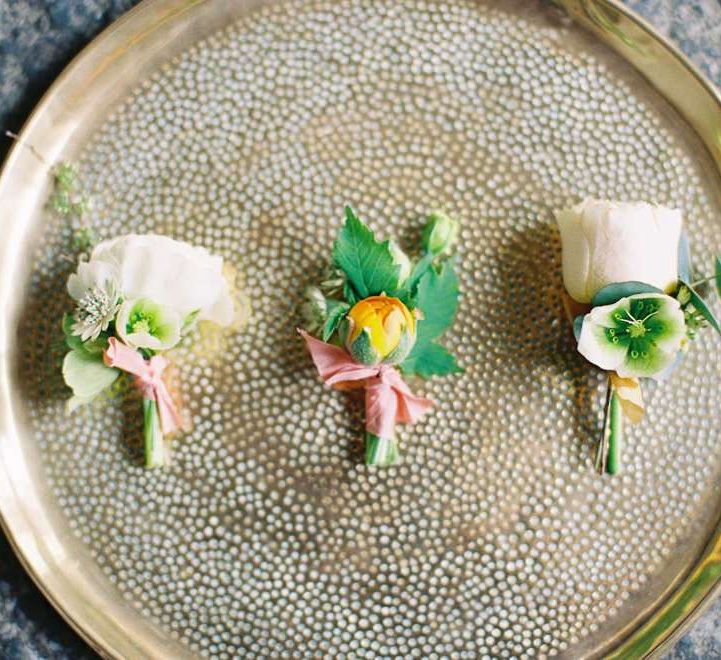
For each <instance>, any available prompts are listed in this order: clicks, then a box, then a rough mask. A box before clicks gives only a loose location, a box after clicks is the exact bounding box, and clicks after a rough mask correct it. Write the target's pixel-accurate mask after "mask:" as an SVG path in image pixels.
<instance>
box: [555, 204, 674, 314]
mask: <svg viewBox="0 0 721 660" xmlns="http://www.w3.org/2000/svg"><path fill="white" fill-rule="evenodd" d="M556 219H557V221H558V226H559V228H560V230H561V243H562V246H563V283H564V285H565V287H566V290H567V291H568V294H569V295H570V296H571V297H572V298H573V299H575V300H577V301H578V302H582V303H588V302H591V299H592V298H593V296H594V295H595V294H596V293H597V292H598V291H599V290H600V289H602V288H603V287H604V286H606V285H608V284H613V283H620V282H644V283H645V284H650V285H652V286H655V287H657V288H659V289H661V290H663V291H666V292H670V291H671V290H672V289H673V288H674V287H675V286H676V283H677V281H678V247H679V240H680V237H681V225H682V218H681V212H680V211H678V210H675V209H668V208H664V207H662V206H654V205H651V204H646V203H643V202H641V203H635V204H627V203H620V202H608V201H600V200H594V199H587V200H585V201H584V202H582V203H581V204H578V205H577V206H574V207H573V208H571V209H565V210H563V211H561V212H560V213H558V214H557V216H556Z"/></svg>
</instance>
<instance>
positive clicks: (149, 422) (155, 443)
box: [143, 399, 165, 468]
mask: <svg viewBox="0 0 721 660" xmlns="http://www.w3.org/2000/svg"><path fill="white" fill-rule="evenodd" d="M143 438H144V440H145V467H148V468H157V467H163V465H165V442H164V440H163V430H162V429H161V428H160V414H159V413H158V403H157V402H156V401H155V399H143Z"/></svg>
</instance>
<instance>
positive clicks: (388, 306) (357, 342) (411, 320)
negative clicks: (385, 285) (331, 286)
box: [346, 296, 416, 364]
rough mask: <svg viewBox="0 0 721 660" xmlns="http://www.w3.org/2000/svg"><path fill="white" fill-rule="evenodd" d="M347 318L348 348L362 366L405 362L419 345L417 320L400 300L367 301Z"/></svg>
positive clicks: (378, 299) (349, 313) (354, 308)
mask: <svg viewBox="0 0 721 660" xmlns="http://www.w3.org/2000/svg"><path fill="white" fill-rule="evenodd" d="M346 318H347V322H348V331H347V335H346V348H347V349H348V351H349V352H350V354H351V355H352V356H353V359H354V360H357V361H358V362H361V363H362V364H378V363H379V362H384V363H386V364H397V363H399V362H402V361H403V360H404V359H405V358H406V356H407V355H408V353H410V351H411V349H412V348H413V344H414V343H415V341H416V320H415V317H414V316H413V314H411V312H410V311H409V310H408V308H407V307H406V306H405V305H404V304H403V303H402V302H401V301H400V300H398V298H390V297H388V296H372V297H370V298H366V299H364V300H361V301H360V302H358V303H356V304H355V305H354V306H353V307H352V308H351V310H350V312H348V316H347V317H346Z"/></svg>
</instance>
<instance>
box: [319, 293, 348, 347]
mask: <svg viewBox="0 0 721 660" xmlns="http://www.w3.org/2000/svg"><path fill="white" fill-rule="evenodd" d="M326 309H327V311H328V318H327V319H326V321H325V323H324V324H323V337H322V338H323V341H328V340H329V339H330V338H331V337H332V336H333V333H334V332H335V331H336V330H337V329H338V326H339V325H340V322H341V321H342V320H343V319H344V318H345V315H346V314H347V313H348V310H349V309H350V305H349V304H348V303H344V302H340V301H338V300H327V301H326Z"/></svg>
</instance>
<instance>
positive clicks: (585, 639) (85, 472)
mask: <svg viewBox="0 0 721 660" xmlns="http://www.w3.org/2000/svg"><path fill="white" fill-rule="evenodd" d="M78 166H79V169H80V172H81V177H82V183H83V186H84V188H85V190H86V191H87V192H88V194H89V195H90V196H91V198H92V202H93V205H94V206H93V212H92V222H93V224H94V226H95V228H96V229H97V231H98V233H99V235H100V236H101V237H102V238H107V237H111V236H116V235H119V234H123V233H127V232H131V231H132V232H161V233H167V234H169V235H171V236H173V237H176V238H180V239H184V240H186V241H190V242H193V243H197V244H200V245H203V246H206V247H207V248H209V249H210V250H212V251H213V252H216V253H218V254H221V255H222V256H223V257H224V258H225V259H226V260H227V261H228V262H229V263H230V264H231V265H232V266H233V269H234V271H235V279H236V285H237V286H238V287H239V289H241V290H242V291H244V292H245V296H246V298H247V300H248V301H249V303H250V313H249V320H248V321H247V323H246V324H245V326H244V327H242V328H238V329H237V330H236V331H233V332H230V333H224V334H217V333H216V334H213V333H210V334H208V333H206V334H196V335H195V336H194V337H193V341H192V342H189V343H187V344H184V345H183V346H182V347H180V348H179V349H177V350H176V351H174V352H173V359H174V362H175V363H176V366H177V370H176V375H177V380H178V384H179V387H180V390H181V391H182V392H183V396H184V401H185V407H186V408H187V410H188V411H189V413H190V415H191V416H192V420H193V429H192V431H190V432H188V433H187V434H185V435H182V436H181V437H179V438H178V439H176V440H175V441H174V444H173V462H172V465H171V466H170V467H169V468H167V469H165V470H160V471H146V470H145V469H143V468H142V467H141V466H140V463H139V444H140V439H139V436H140V425H141V418H142V415H141V409H140V403H139V399H138V398H137V395H135V394H133V393H132V391H128V392H125V393H123V392H119V393H117V394H116V396H115V397H113V398H110V399H104V400H102V401H98V402H96V403H94V404H93V405H91V406H88V407H85V408H83V409H80V410H79V411H77V412H76V413H74V414H72V415H66V414H65V412H64V402H63V397H65V396H67V392H66V390H64V388H63V385H62V381H61V378H60V375H59V361H60V359H61V357H62V353H63V348H62V339H61V338H60V337H59V336H58V334H59V319H60V317H61V314H62V312H63V311H66V310H67V309H68V308H69V305H70V301H69V299H68V298H67V297H66V296H65V295H64V293H63V287H64V281H65V278H66V277H67V275H68V273H69V272H70V271H71V269H72V267H73V266H72V262H71V261H70V260H68V258H67V255H68V250H69V248H68V246H69V244H70V235H71V233H70V230H69V228H68V226H67V223H66V222H65V221H63V220H61V219H57V218H52V217H50V216H48V218H47V229H46V232H45V234H44V236H43V238H42V242H41V245H40V246H39V247H38V250H37V255H36V258H37V261H36V265H35V267H34V272H33V275H32V280H31V296H30V298H29V299H30V300H32V301H34V302H33V303H32V304H31V305H30V306H29V308H28V310H27V311H26V313H25V320H24V321H23V324H24V325H23V331H24V333H25V337H26V346H25V349H24V353H23V358H22V364H21V367H22V368H21V370H20V371H21V373H22V374H23V375H22V385H23V388H24V391H25V392H26V396H27V397H28V401H29V404H28V407H29V409H30V411H31V417H32V419H31V424H32V427H33V429H34V433H35V438H36V442H37V445H38V446H39V449H40V452H41V454H42V458H43V463H44V465H45V470H46V474H47V479H48V481H49V483H50V485H51V488H52V491H53V493H54V495H55V497H56V498H57V501H58V503H59V505H60V507H61V508H62V509H63V510H64V512H65V514H66V516H67V521H68V524H69V525H70V527H71V528H72V529H73V530H74V532H75V534H76V535H77V536H78V538H80V539H81V540H82V542H83V543H84V545H85V546H86V547H87V548H88V550H89V552H90V553H91V554H92V557H93V558H94V561H96V562H97V563H98V565H99V566H100V567H102V569H103V571H104V572H105V574H106V575H107V577H108V579H109V580H111V581H112V582H113V583H114V584H115V585H116V586H117V589H118V592H119V593H120V594H122V597H124V598H126V599H127V600H128V601H129V602H130V603H132V604H133V605H134V606H135V607H136V608H137V611H138V615H139V616H144V617H148V618H151V619H152V620H154V621H155V622H156V623H157V625H158V626H159V627H160V628H161V629H163V630H164V631H166V632H167V634H168V635H169V636H172V637H174V638H176V639H178V640H180V641H181V642H182V643H184V644H186V645H188V647H189V648H190V649H192V650H194V651H195V652H197V653H198V654H200V655H203V656H208V657H217V658H230V657H234V656H237V655H238V654H241V653H245V654H247V655H248V656H249V657H291V656H294V657H310V656H311V655H317V656H326V657H399V656H403V657H423V658H434V657H435V658H440V657H467V658H475V657H532V656H533V657H537V656H541V657H543V656H553V655H561V656H565V657H569V658H574V657H579V656H581V655H584V654H589V653H590V654H593V653H596V652H599V649H601V650H602V649H603V648H605V647H604V644H606V643H607V642H608V640H610V639H613V638H615V637H616V636H618V635H620V634H622V630H623V627H624V626H625V625H626V624H627V623H628V622H630V621H634V620H636V617H638V616H639V613H640V612H642V611H643V609H644V608H646V607H648V606H649V605H651V604H652V603H653V602H654V601H655V599H657V598H659V597H660V596H661V595H662V594H663V592H664V590H665V589H666V588H667V587H668V586H669V582H670V581H671V580H672V579H673V578H674V577H675V576H677V575H679V574H680V573H681V572H682V571H683V570H684V568H685V567H687V566H689V565H691V564H692V562H693V560H694V558H695V557H696V554H697V552H698V551H699V550H700V548H701V547H702V545H703V543H704V541H705V538H706V537H705V530H706V529H707V528H708V527H709V525H710V524H711V521H712V520H713V519H714V518H715V516H716V515H717V514H718V503H717V497H716V495H714V493H713V488H714V483H715V482H717V480H718V478H719V472H720V471H721V443H719V438H718V431H717V429H716V415H717V412H718V410H719V406H720V405H721V396H720V395H719V390H718V385H719V366H720V365H719V355H720V353H719V350H718V345H717V344H716V343H715V342H716V340H715V338H714V337H713V336H711V335H712V333H711V332H706V333H705V334H703V336H702V338H701V339H699V340H698V341H697V342H695V344H694V345H693V347H692V349H691V351H690V352H689V354H688V356H687V358H686V359H685V361H684V365H683V368H682V369H679V370H678V371H677V372H676V373H675V374H674V375H673V377H672V378H671V379H670V380H669V381H667V382H665V383H662V384H656V383H649V384H646V385H645V386H644V390H645V395H646V400H647V404H648V409H649V411H650V413H649V415H648V416H647V418H646V420H645V421H644V422H643V423H642V424H641V425H640V426H638V427H635V428H629V429H628V432H627V437H626V442H625V446H624V448H623V472H622V474H620V475H619V476H616V477H614V478H610V477H600V476H598V475H597V474H596V473H595V472H594V470H593V466H592V449H593V446H594V442H595V440H596V438H597V437H598V435H599V432H600V428H601V421H602V419H601V417H602V405H603V397H604V392H605V382H604V379H603V376H602V374H600V373H599V372H598V371H597V370H596V369H595V368H593V367H592V366H590V365H589V364H587V363H585V362H584V361H583V359H582V358H581V357H580V356H579V355H578V354H577V353H576V352H575V346H574V343H573V339H572V336H571V331H570V328H569V327H568V325H567V322H566V321H565V320H564V318H563V312H562V307H561V303H560V299H559V290H560V287H561V276H560V243H559V237H558V232H557V230H556V228H555V225H554V221H553V211H554V210H557V209H560V208H562V207H564V206H566V205H569V204H572V203H575V202H577V201H579V200H580V199H581V198H583V197H584V196H586V195H592V196H597V197H604V198H606V197H607V198H614V199H624V200H637V199H644V200H648V201H654V202H657V203H661V204H665V205H671V206H675V207H680V208H681V209H683V211H684V215H685V218H686V224H687V226H688V229H689V231H690V235H691V237H692V240H693V244H694V248H695V254H696V256H697V259H698V262H699V263H700V264H701V265H702V266H704V267H706V266H708V267H709V268H707V269H706V270H709V269H710V266H711V255H712V253H713V250H714V248H716V249H718V248H719V246H721V230H720V228H719V225H718V218H719V217H721V212H720V208H719V200H718V199H717V198H715V197H714V192H713V190H714V188H713V186H714V185H717V182H715V180H714V179H713V178H712V177H713V176H715V174H714V173H713V172H712V166H711V164H710V161H708V160H707V157H706V155H705V152H704V151H703V148H702V147H701V145H700V142H697V141H696V139H695V137H694V136H693V135H692V134H691V133H690V132H689V131H688V130H687V129H686V127H685V126H684V125H682V124H681V122H680V121H679V120H678V118H677V117H676V116H675V115H674V113H673V111H672V110H671V109H670V107H669V106H667V105H666V104H665V102H664V101H663V100H662V99H660V98H659V97H658V96H657V95H656V94H655V93H653V92H652V91H651V90H649V89H648V88H647V86H646V84H645V83H644V82H643V81H642V80H641V79H640V78H639V77H638V76H637V75H636V74H635V73H633V72H632V71H630V70H629V69H628V68H627V67H626V65H625V64H624V63H623V62H622V61H621V60H620V59H619V58H617V57H616V56H614V55H612V54H611V53H610V52H608V51H607V50H605V48H603V47H601V46H599V45H597V44H596V43H595V42H594V41H593V39H592V38H591V37H590V36H589V35H587V34H585V33H583V32H582V31H581V30H579V29H577V28H575V27H573V26H572V25H570V24H569V23H568V22H567V21H565V20H564V19H563V17H562V16H561V15H560V14H558V13H556V11H555V10H553V9H551V8H548V7H536V6H533V5H529V3H524V4H523V5H520V4H519V5H516V4H514V3H503V4H502V5H501V4H492V3H491V4H486V3H480V4H479V3H475V2H465V1H463V0H460V1H450V2H442V3H441V2H433V1H426V0H393V1H390V0H388V1H385V0H379V1H378V2H372V3H368V2H361V1H355V0H340V1H339V2H336V1H335V0H334V1H330V0H328V1H323V0H320V1H316V0H310V1H308V2H302V3H287V4H285V3H284V4H274V5H269V6H265V7H262V8H260V9H257V10H254V11H253V12H250V13H248V14H247V15H239V17H238V20H237V22H234V23H232V24H230V25H229V26H228V27H227V28H225V29H224V30H223V31H221V32H218V33H216V34H214V35H213V36H212V37H210V38H208V39H207V40H205V41H203V42H201V43H198V44H197V45H196V46H195V47H193V48H192V49H190V50H188V51H186V52H185V53H184V54H183V55H182V56H181V57H179V58H176V59H174V60H173V61H171V62H169V63H167V64H166V65H165V66H164V67H163V68H162V70H160V71H156V72H154V73H153V74H152V75H151V76H150V77H149V78H148V79H147V80H146V81H144V82H143V83H142V84H140V85H139V86H138V87H137V89H136V91H135V92H134V93H133V94H132V95H131V96H130V98H128V99H127V100H126V102H125V103H123V104H122V105H121V106H118V107H117V108H116V110H115V112H114V114H113V115H112V116H110V117H108V119H107V121H106V122H105V124H104V125H103V126H102V128H101V129H100V130H99V131H97V132H96V133H95V134H94V135H93V137H92V139H91V140H90V141H89V142H88V143H87V144H86V145H85V146H84V149H83V151H82V157H81V158H80V159H79V161H78ZM348 203H350V204H352V205H353V206H354V207H355V208H356V210H357V212H358V213H359V215H360V216H361V217H362V218H363V219H365V220H366V221H367V222H368V223H369V224H370V225H371V226H372V227H373V228H374V229H375V230H376V232H377V233H378V234H379V235H382V236H384V237H390V236H394V237H397V238H398V240H399V242H400V243H401V245H402V246H404V247H405V248H407V249H408V250H409V251H412V250H413V249H415V248H416V246H417V244H418V236H419V230H420V227H421V226H422V223H423V221H424V217H425V216H426V215H427V214H428V213H429V212H430V211H431V210H433V209H443V210H445V211H446V212H448V213H450V214H452V215H453V216H455V217H457V218H459V219H460V220H461V222H462V237H461V240H460V244H459V246H458V252H459V255H460V277H461V282H462V291H463V297H462V302H461V306H460V312H459V315H458V319H457V321H456V323H455V326H454V327H453V329H452V331H450V332H449V333H448V335H447V337H446V339H445V341H446V343H447V345H448V346H449V347H450V348H451V349H452V350H453V351H454V352H455V353H456V354H457V355H458V358H459V361H460V362H461V363H462V365H463V366H464V367H465V373H464V374H462V375H460V376H456V377H447V378H438V379H433V380H431V381H429V382H426V383H423V382H412V383H411V384H412V387H413V388H414V389H415V390H416V391H417V392H419V393H424V394H426V395H428V396H431V397H432V398H433V399H435V401H436V403H437V405H436V407H435V409H434V410H433V411H432V413H430V414H429V415H427V416H426V417H425V418H424V419H423V420H422V422H420V423H418V424H417V425H415V426H413V427H403V428H402V429H400V430H399V440H400V449H401V454H402V457H401V462H400V463H399V464H398V465H397V466H394V467H392V468H389V469H378V468H367V467H365V466H364V465H363V464H362V450H361V431H362V427H363V418H362V405H361V402H360V401H358V400H357V399H354V398H352V397H351V396H349V395H348V394H346V393H340V392H335V391H331V390H329V389H326V388H325V387H323V385H322V384H321V383H320V382H319V381H318V378H317V376H316V373H315V370H314V368H313V367H312V365H311V362H310V359H309V357H308V355H307V354H306V352H305V350H304V348H303V346H302V342H301V341H300V339H299V337H298V335H297V333H296V330H295V329H296V327H297V326H298V325H299V323H300V319H299V317H298V314H297V312H296V310H297V307H298V304H299V302H300V300H301V296H302V290H303V287H304V286H305V285H306V284H308V283H312V282H315V281H317V280H318V278H319V277H320V275H321V273H322V271H323V268H324V266H325V265H326V263H327V261H328V259H329V257H330V251H331V246H332V241H333V238H334V236H335V235H336V233H337V231H338V229H339V227H340V226H341V223H342V218H343V206H344V205H345V204H348ZM648 249H653V246H652V245H649V246H648Z"/></svg>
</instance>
